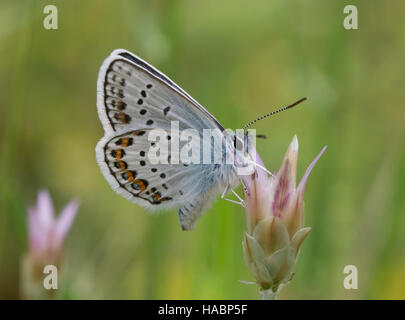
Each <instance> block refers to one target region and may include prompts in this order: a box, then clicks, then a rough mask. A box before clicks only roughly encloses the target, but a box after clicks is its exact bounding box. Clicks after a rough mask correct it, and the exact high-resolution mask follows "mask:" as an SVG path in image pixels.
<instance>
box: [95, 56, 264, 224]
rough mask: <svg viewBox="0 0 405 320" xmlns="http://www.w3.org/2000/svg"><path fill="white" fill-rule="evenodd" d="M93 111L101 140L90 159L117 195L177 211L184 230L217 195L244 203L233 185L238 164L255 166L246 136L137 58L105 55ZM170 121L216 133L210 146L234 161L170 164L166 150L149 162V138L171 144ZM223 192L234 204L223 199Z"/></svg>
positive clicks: (199, 133)
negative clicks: (161, 135)
mask: <svg viewBox="0 0 405 320" xmlns="http://www.w3.org/2000/svg"><path fill="white" fill-rule="evenodd" d="M97 109H98V114H99V118H100V120H101V123H102V125H103V127H104V130H105V135H104V137H103V138H102V139H101V140H100V141H99V143H98V144H97V147H96V158H97V162H98V164H99V166H100V168H101V172H102V173H103V175H104V177H105V178H106V179H107V181H108V183H109V184H110V186H111V187H112V189H113V190H114V191H115V192H117V193H118V194H120V195H122V196H123V197H125V198H127V199H128V200H130V201H132V202H134V203H136V204H139V205H141V206H143V207H145V208H147V209H152V210H154V209H170V208H178V215H179V219H180V224H181V227H182V228H183V230H190V229H193V228H194V226H195V223H196V221H197V220H198V218H199V217H200V216H201V215H202V214H203V212H204V211H205V210H206V209H207V208H208V207H209V206H210V205H211V204H212V202H213V201H214V200H215V198H216V197H217V195H218V194H222V198H223V199H226V200H229V201H231V202H234V203H237V204H241V205H243V204H244V203H243V200H242V199H241V198H240V197H239V196H238V195H237V193H236V192H235V191H234V190H233V188H235V187H237V186H238V185H239V183H240V182H241V179H240V178H239V176H240V172H238V165H237V164H236V163H237V162H238V161H239V162H238V163H240V164H241V166H242V167H243V166H245V167H246V164H252V163H253V164H254V165H255V166H257V165H258V164H256V163H255V162H254V159H253V158H252V155H250V154H249V152H248V151H249V150H248V148H249V145H251V144H252V141H251V140H250V138H249V135H248V134H245V135H242V136H241V135H240V134H235V133H233V132H229V131H228V130H225V129H224V127H223V126H222V125H221V124H220V123H219V122H218V121H217V120H216V119H215V118H214V117H213V116H212V115H211V114H210V113H209V112H208V111H207V110H206V109H205V108H203V107H202V106H201V105H200V104H199V103H198V102H197V101H195V100H194V99H193V98H192V97H191V96H190V95H188V94H187V93H186V92H185V91H184V90H183V89H181V88H180V87H179V86H178V85H176V84H175V83H174V82H173V81H172V80H170V79H169V78H168V77H167V76H165V75H164V74H162V73H161V72H160V71H158V70H156V69H155V68H154V67H152V66H151V65H149V64H148V63H146V62H145V61H143V60H142V59H140V58H139V57H137V56H135V55H134V54H132V53H130V52H128V51H126V50H123V49H117V50H114V51H113V52H112V53H111V55H110V56H109V57H107V59H106V60H105V61H104V63H103V64H102V66H101V68H100V72H99V75H98V81H97ZM173 122H176V123H178V127H179V131H180V132H182V131H185V130H187V129H193V130H194V131H195V132H197V134H198V135H200V136H202V133H203V131H204V130H206V129H210V130H212V131H214V132H216V135H217V138H219V139H214V141H213V142H209V143H208V145H209V148H210V149H211V151H217V152H219V153H220V154H222V155H224V158H226V157H227V156H230V158H231V159H234V161H233V162H231V163H230V162H225V161H222V162H219V163H218V162H213V163H208V164H207V163H203V161H200V163H191V164H190V163H184V162H181V161H180V162H178V163H175V162H173V161H171V159H172V158H174V154H173V152H175V151H173V150H172V149H170V150H169V151H168V154H167V162H166V163H152V161H151V159H150V157H148V154H149V153H148V152H149V149H150V148H151V145H153V144H154V142H152V143H151V141H150V139H149V138H148V137H149V135H150V133H151V132H152V131H153V130H157V129H159V130H160V131H164V132H166V133H167V135H166V137H167V138H168V139H169V138H171V136H170V132H171V129H172V123H173ZM248 132H249V131H248ZM210 141H211V140H210ZM184 143H185V142H183V146H184ZM206 145H207V144H206ZM200 146H201V145H199V146H198V147H200ZM177 158H178V156H177ZM249 170H251V168H250V169H249ZM229 191H231V192H233V194H235V195H236V196H237V197H238V199H239V201H234V200H231V199H227V198H225V195H226V194H227V193H228V192H229Z"/></svg>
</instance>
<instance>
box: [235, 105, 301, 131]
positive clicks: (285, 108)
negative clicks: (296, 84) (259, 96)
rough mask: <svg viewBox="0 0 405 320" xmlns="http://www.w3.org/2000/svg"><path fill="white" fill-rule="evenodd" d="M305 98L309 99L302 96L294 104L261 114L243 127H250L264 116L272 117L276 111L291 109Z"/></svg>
mask: <svg viewBox="0 0 405 320" xmlns="http://www.w3.org/2000/svg"><path fill="white" fill-rule="evenodd" d="M305 100H307V98H302V99H300V100H298V101H296V102H294V103H293V104H290V105H289V106H287V107H284V108H281V109H278V110H276V111H272V112H270V113H268V114H265V115H264V116H261V117H259V118H257V119H255V120H253V121H252V122H250V123H248V124H247V125H245V126H244V127H243V128H242V129H243V130H245V129H247V128H249V127H250V126H251V125H252V124H254V123H256V122H257V121H259V120H262V119H264V118H267V117H270V116H272V115H274V114H276V113H279V112H281V111H284V110H287V109H291V108H293V107H295V106H296V105H298V104H300V103H301V102H304V101H305Z"/></svg>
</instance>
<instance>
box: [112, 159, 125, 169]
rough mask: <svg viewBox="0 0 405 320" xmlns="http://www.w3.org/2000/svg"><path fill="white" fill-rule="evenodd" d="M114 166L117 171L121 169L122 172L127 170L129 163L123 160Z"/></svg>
mask: <svg viewBox="0 0 405 320" xmlns="http://www.w3.org/2000/svg"><path fill="white" fill-rule="evenodd" d="M114 165H115V167H116V168H117V169H120V170H125V169H126V168H127V167H128V165H127V163H126V162H125V161H122V160H119V161H117V162H115V164H114Z"/></svg>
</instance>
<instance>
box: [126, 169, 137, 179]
mask: <svg viewBox="0 0 405 320" xmlns="http://www.w3.org/2000/svg"><path fill="white" fill-rule="evenodd" d="M125 173H126V174H127V176H128V179H127V180H128V181H133V180H134V178H135V177H134V173H133V172H132V171H125Z"/></svg>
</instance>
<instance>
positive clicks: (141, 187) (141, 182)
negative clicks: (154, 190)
mask: <svg viewBox="0 0 405 320" xmlns="http://www.w3.org/2000/svg"><path fill="white" fill-rule="evenodd" d="M134 183H136V184H137V185H138V187H139V190H140V191H144V190H145V189H146V185H145V183H144V181H143V180H140V179H138V180H135V181H134Z"/></svg>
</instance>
